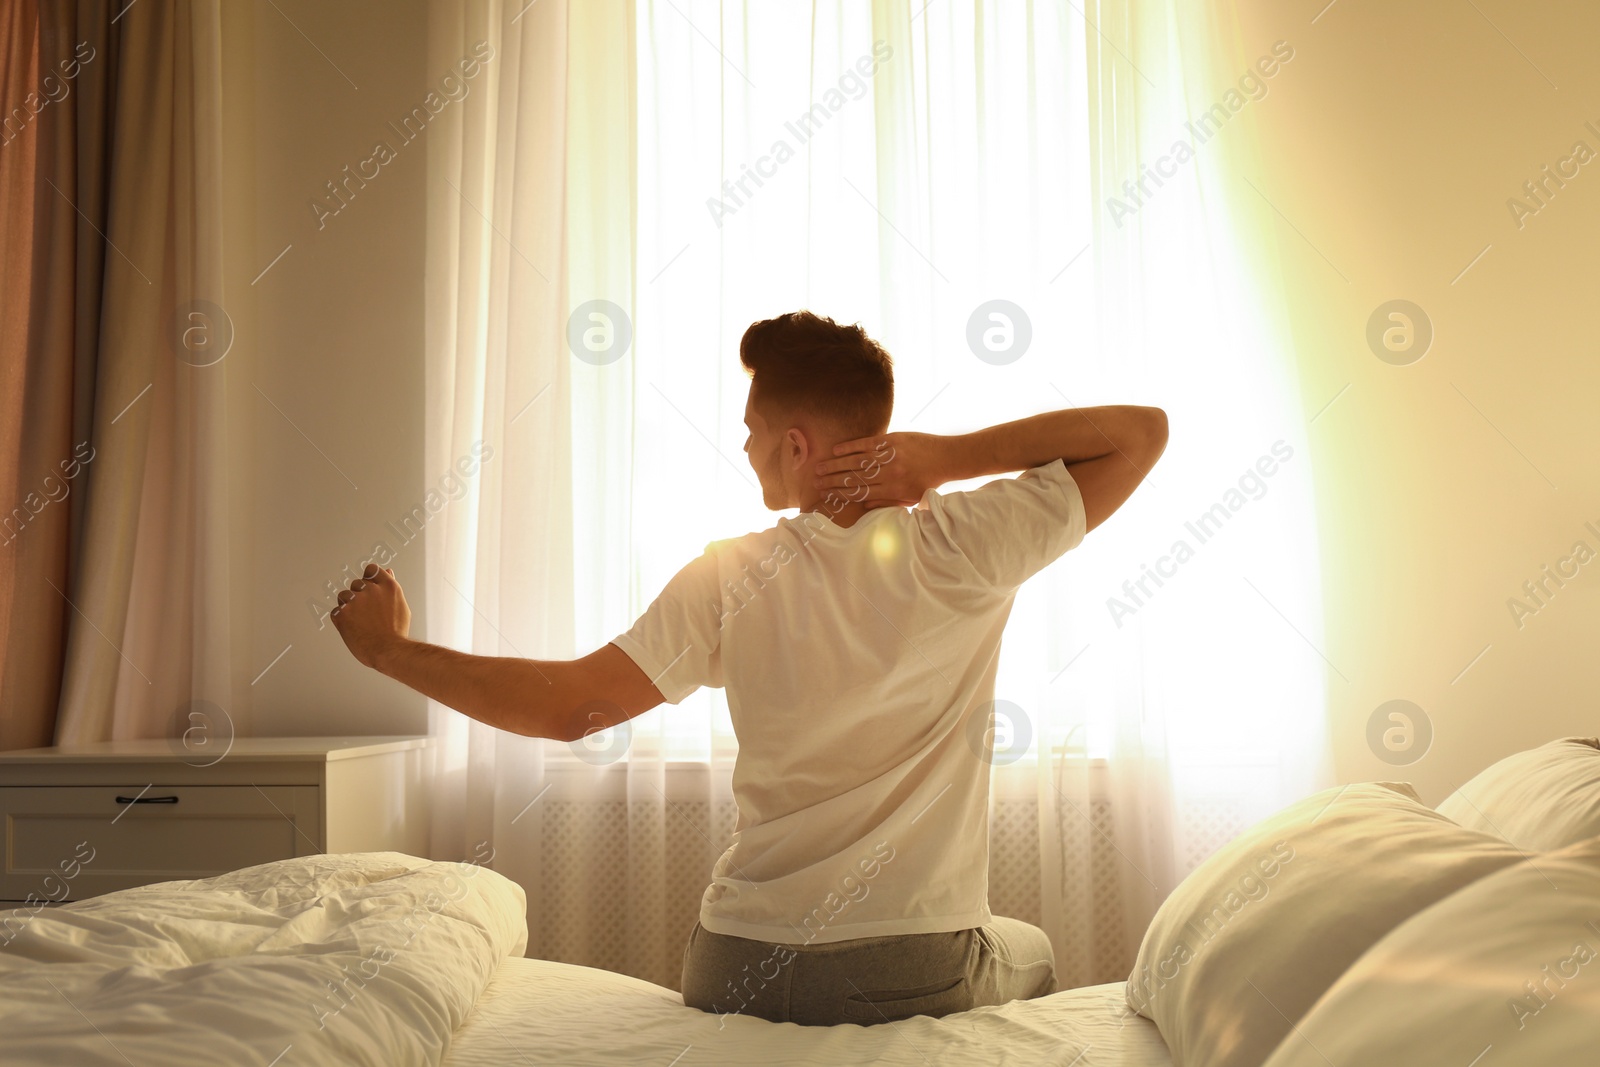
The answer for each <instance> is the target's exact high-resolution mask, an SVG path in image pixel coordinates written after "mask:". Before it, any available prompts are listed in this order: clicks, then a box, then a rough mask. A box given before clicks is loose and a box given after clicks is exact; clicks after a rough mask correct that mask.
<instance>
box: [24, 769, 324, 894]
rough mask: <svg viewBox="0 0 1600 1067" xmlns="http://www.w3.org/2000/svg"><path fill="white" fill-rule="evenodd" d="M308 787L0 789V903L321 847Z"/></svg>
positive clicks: (205, 873)
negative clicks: (0, 851) (0, 858)
mask: <svg viewBox="0 0 1600 1067" xmlns="http://www.w3.org/2000/svg"><path fill="white" fill-rule="evenodd" d="M320 793H321V790H320V788H319V787H317V786H306V785H295V786H281V785H280V786H269V785H263V786H259V787H257V786H253V785H176V786H164V785H161V784H159V783H157V784H149V783H148V782H147V781H146V782H136V783H132V784H129V785H125V786H109V785H106V786H98V785H97V786H3V787H0V826H3V831H4V866H3V868H0V900H8V901H17V900H26V899H28V896H29V894H33V896H34V898H35V899H36V900H53V901H61V900H81V899H83V898H85V897H91V896H95V895H96V894H99V893H108V892H111V891H112V890H116V889H128V888H131V887H133V886H138V885H146V884H148V883H150V882H164V881H169V880H171V879H175V878H209V877H211V876H213V875H217V874H222V873H224V872H226V871H233V870H238V869H239V868H240V867H250V866H253V865H255V864H257V863H267V862H269V861H271V860H280V859H288V858H289V857H292V856H306V855H313V854H316V853H319V852H321V851H323V848H322V826H321V814H320Z"/></svg>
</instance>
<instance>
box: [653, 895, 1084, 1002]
mask: <svg viewBox="0 0 1600 1067" xmlns="http://www.w3.org/2000/svg"><path fill="white" fill-rule="evenodd" d="M1055 991H1056V968H1055V954H1054V953H1053V952H1052V951H1051V949H1050V939H1049V938H1048V937H1046V936H1045V933H1044V931H1043V930H1041V929H1039V928H1038V927H1037V926H1031V925H1029V924H1028V923H1025V922H1022V921H1020V920H1018V919H1006V918H1001V917H999V916H996V917H995V919H994V920H993V921H992V922H990V923H989V924H987V925H986V926H980V927H978V928H976V929H972V930H956V931H952V932H950V933H937V934H897V935H891V936H888V937H864V938H858V939H855V940H852V941H835V942H832V943H829V944H821V945H816V944H803V945H783V944H774V943H770V942H766V941H753V940H750V939H749V938H743V937H731V936H729V935H727V934H714V933H712V932H711V931H709V930H707V929H706V928H705V927H703V926H701V925H700V924H699V923H698V922H696V923H695V924H694V929H693V930H691V931H690V933H689V944H688V946H687V947H686V948H685V949H684V953H683V1002H684V1003H685V1004H687V1005H689V1007H691V1008H699V1009H700V1010H701V1011H707V1012H714V1013H716V1014H718V1015H751V1016H755V1017H757V1018H761V1019H769V1020H771V1021H772V1022H791V1023H799V1024H801V1025H804V1026H832V1025H834V1024H836V1023H859V1024H861V1025H863V1026H870V1025H872V1024H874V1023H885V1022H894V1021H896V1020H899V1019H908V1018H910V1017H911V1016H913V1015H932V1016H941V1015H949V1014H951V1013H952V1012H958V1011H966V1010H968V1009H969V1008H978V1007H982V1006H984V1005H986V1004H1004V1003H1006V1002H1007V1001H1012V1000H1030V999H1032V998H1034V997H1041V996H1045V995H1046V994H1049V993H1054V992H1055Z"/></svg>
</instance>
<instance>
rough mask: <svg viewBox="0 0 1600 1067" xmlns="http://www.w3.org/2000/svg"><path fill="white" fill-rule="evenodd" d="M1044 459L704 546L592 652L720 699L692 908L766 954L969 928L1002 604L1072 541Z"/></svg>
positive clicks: (982, 839)
mask: <svg viewBox="0 0 1600 1067" xmlns="http://www.w3.org/2000/svg"><path fill="white" fill-rule="evenodd" d="M1084 532H1085V516H1084V510H1083V498H1082V496H1081V495H1080V494H1079V492H1078V485H1077V483H1076V482H1074V481H1073V480H1072V475H1071V474H1069V473H1068V472H1067V468H1066V464H1065V463H1063V462H1062V461H1061V460H1056V461H1054V462H1052V463H1048V464H1045V465H1044V466H1042V467H1037V468H1034V469H1033V470H1030V471H1024V472H1023V473H1022V474H1021V475H1019V476H1017V477H1015V478H999V479H996V480H994V481H991V482H989V483H987V484H986V485H983V486H982V487H980V488H978V489H975V490H973V491H971V492H962V493H946V494H940V493H938V492H935V491H933V490H929V491H928V492H927V493H926V494H924V496H923V498H922V500H921V502H920V503H919V504H918V505H917V507H916V508H914V509H910V508H894V507H890V508H878V509H874V510H872V511H868V512H867V513H866V514H865V515H863V516H862V517H861V518H860V519H858V520H857V521H856V523H855V525H854V526H850V527H841V526H837V525H835V524H834V523H833V522H832V521H831V520H829V519H828V518H826V517H825V516H823V515H822V514H821V513H818V512H807V513H805V514H801V515H798V516H796V517H795V518H792V519H790V518H784V519H780V520H778V524H777V525H776V526H774V527H772V528H771V529H768V530H762V531H760V532H758V533H750V534H745V535H744V536H743V537H736V538H732V539H729V540H726V541H716V542H713V543H712V544H710V545H708V546H707V547H706V551H705V553H704V554H703V555H701V556H700V557H699V558H698V559H695V560H693V561H692V562H690V563H689V564H688V565H687V566H685V567H684V568H683V569H682V570H681V571H679V572H678V573H677V574H676V575H675V576H674V577H673V578H672V580H671V581H669V582H668V583H667V586H666V588H665V589H663V590H662V592H661V595H660V596H659V597H657V598H656V600H655V602H654V603H652V604H651V605H650V607H649V609H648V610H647V611H646V612H645V613H644V615H643V616H641V617H640V618H639V620H638V622H636V623H635V624H634V625H633V627H632V628H631V629H630V630H628V632H626V633H624V634H621V635H620V636H618V637H617V638H616V640H615V641H614V642H613V643H614V644H616V645H617V647H619V648H621V649H622V650H623V651H624V652H625V653H627V654H628V656H629V657H630V658H632V659H633V661H634V662H635V663H637V664H638V665H639V667H640V669H642V670H643V671H644V672H645V673H646V674H647V675H649V677H650V678H651V680H652V681H654V682H655V684H656V687H657V688H658V689H660V690H661V694H662V696H663V697H665V698H666V700H667V701H668V702H669V703H672V704H677V703H679V702H680V701H682V700H683V699H684V698H685V697H687V696H688V695H689V694H690V693H692V692H694V691H695V690H696V689H698V688H699V687H700V686H703V685H710V686H723V687H725V688H726V690H727V699H728V710H729V712H730V714H731V716H732V720H733V728H734V732H735V733H736V734H737V736H738V739H739V755H738V759H737V761H736V763H735V764H734V770H733V791H734V797H735V799H736V800H737V802H738V809H739V813H738V821H737V822H736V824H735V828H734V834H733V844H732V845H730V846H729V848H728V850H727V851H726V852H725V853H724V854H723V855H722V857H721V858H720V859H719V860H718V861H717V863H716V866H715V868H714V870H713V872H712V879H711V885H710V886H709V887H708V888H707V889H706V892H705V896H704V897H703V898H702V900H701V904H700V922H701V925H703V926H704V927H705V928H706V929H707V930H710V931H712V932H713V933H721V934H731V935H734V936H737V937H746V938H753V939H755V940H758V941H770V942H779V943H783V944H791V945H793V944H806V943H818V944H821V943H826V942H832V941H844V940H849V939H852V938H861V937H877V936H881V935H885V934H915V933H933V932H938V931H947V930H965V929H968V928H970V927H975V926H982V925H983V924H984V923H987V922H988V921H989V920H990V917H991V916H990V913H989V903H988V857H989V833H988V800H989V766H990V763H989V760H990V755H989V753H991V752H992V746H993V732H992V729H991V728H990V726H989V719H990V716H991V715H992V711H993V706H992V702H993V701H994V681H995V670H996V667H997V665H998V663H999V650H1000V632H1001V630H1002V629H1003V628H1004V626H1005V622H1006V617H1007V616H1008V615H1009V614H1010V612H1011V603H1012V600H1013V598H1014V597H1015V595H1016V590H1017V587H1018V586H1019V585H1021V584H1022V582H1023V581H1025V580H1026V579H1027V578H1028V577H1029V576H1031V575H1033V574H1034V573H1035V572H1036V571H1038V570H1040V569H1041V568H1042V567H1044V566H1045V565H1046V564H1048V563H1050V562H1051V561H1053V560H1055V559H1056V558H1057V557H1059V556H1060V555H1061V554H1062V553H1064V552H1066V551H1067V550H1068V549H1070V548H1073V547H1075V546H1077V545H1078V543H1079V542H1081V541H1082V540H1083V536H1084Z"/></svg>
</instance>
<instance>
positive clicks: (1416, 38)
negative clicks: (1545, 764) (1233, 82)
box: [1239, 0, 1600, 801]
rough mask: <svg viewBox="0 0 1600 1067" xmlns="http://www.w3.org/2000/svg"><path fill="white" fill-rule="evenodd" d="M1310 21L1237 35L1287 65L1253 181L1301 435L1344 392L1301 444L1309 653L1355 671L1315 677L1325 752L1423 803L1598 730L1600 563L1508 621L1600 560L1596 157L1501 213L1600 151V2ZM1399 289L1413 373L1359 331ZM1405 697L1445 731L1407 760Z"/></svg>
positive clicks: (1259, 111) (1257, 108) (1268, 104)
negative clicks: (1566, 166) (1406, 307)
mask: <svg viewBox="0 0 1600 1067" xmlns="http://www.w3.org/2000/svg"><path fill="white" fill-rule="evenodd" d="M1321 6H1322V4H1321V3H1320V2H1316V3H1311V4H1296V5H1293V6H1292V7H1286V6H1284V5H1277V4H1263V5H1249V8H1248V10H1247V11H1246V12H1245V13H1243V14H1241V15H1240V16H1239V17H1240V19H1241V20H1242V33H1241V48H1242V49H1243V51H1244V52H1246V53H1247V54H1250V55H1254V54H1257V53H1258V52H1260V51H1262V50H1263V48H1264V47H1266V46H1267V45H1270V43H1271V42H1272V41H1274V40H1278V39H1284V40H1288V41H1290V42H1291V43H1292V44H1293V46H1294V48H1295V52H1296V55H1295V59H1294V61H1293V63H1292V64H1290V65H1288V66H1287V67H1286V68H1285V69H1284V70H1283V72H1282V73H1281V74H1280V76H1279V77H1277V78H1276V79H1274V81H1273V83H1272V86H1271V92H1270V95H1269V96H1268V97H1267V98H1266V99H1265V100H1264V101H1263V102H1262V103H1261V104H1259V105H1252V111H1253V113H1254V116H1255V121H1256V123H1257V126H1256V131H1257V133H1258V135H1259V137H1260V139H1261V150H1262V153H1263V158H1264V168H1265V170H1264V173H1263V174H1261V175H1260V176H1259V177H1258V176H1254V175H1252V176H1251V178H1252V180H1254V181H1255V182H1256V184H1257V185H1258V186H1259V187H1260V188H1261V190H1262V192H1263V193H1265V194H1266V195H1267V196H1268V197H1269V198H1271V200H1272V202H1273V204H1274V205H1275V206H1276V208H1277V209H1278V210H1279V211H1281V212H1282V213H1283V215H1284V216H1286V217H1287V219H1288V220H1289V222H1290V223H1292V225H1293V227H1294V228H1291V227H1290V225H1289V224H1288V223H1285V224H1282V225H1280V227H1279V228H1278V231H1277V235H1278V239H1279V241H1280V255H1281V262H1282V263H1283V264H1284V265H1285V270H1286V277H1287V281H1288V284H1289V288H1290V291H1291V293H1292V300H1293V306H1292V316H1291V318H1292V321H1293V322H1294V325H1295V333H1296V336H1295V343H1296V347H1297V351H1296V353H1295V355H1296V356H1297V358H1298V362H1299V367H1300V374H1301V380H1302V389H1303V402H1304V405H1305V410H1306V415H1307V417H1308V418H1310V417H1312V416H1313V415H1315V414H1316V412H1317V411H1318V409H1320V408H1321V407H1322V405H1323V404H1324V403H1326V402H1327V401H1328V400H1329V398H1332V397H1334V396H1335V395H1336V394H1338V393H1339V391H1340V390H1341V389H1342V388H1343V387H1344V386H1345V385H1346V383H1349V389H1348V390H1347V391H1345V392H1344V394H1343V395H1342V396H1341V397H1340V398H1339V399H1338V400H1337V401H1336V402H1335V403H1334V404H1333V405H1332V406H1331V407H1329V408H1328V409H1327V410H1326V411H1325V412H1324V413H1323V414H1321V415H1320V416H1319V417H1317V418H1316V421H1315V422H1314V423H1313V424H1312V426H1311V428H1310V441H1311V444H1312V449H1313V462H1314V463H1315V465H1316V466H1315V477H1316V482H1317V506H1318V509H1319V533H1320V538H1321V550H1322V555H1323V580H1324V585H1325V588H1324V599H1325V605H1326V620H1325V625H1326V637H1325V642H1326V644H1325V647H1324V649H1323V651H1324V652H1325V653H1326V655H1327V657H1328V659H1329V660H1330V661H1331V662H1332V663H1333V664H1334V665H1335V666H1336V667H1337V668H1338V669H1339V671H1340V672H1342V673H1343V674H1344V675H1345V676H1347V677H1348V679H1349V681H1348V683H1346V682H1344V681H1341V680H1340V678H1339V677H1338V676H1337V675H1335V674H1333V673H1331V672H1330V674H1329V679H1330V681H1329V683H1328V685H1329V710H1330V717H1331V723H1330V729H1331V740H1332V744H1333V747H1334V752H1335V759H1336V767H1337V771H1338V774H1339V777H1340V779H1341V780H1346V781H1347V780H1361V779H1376V778H1391V779H1392V778H1399V779H1404V780H1410V781H1414V782H1415V783H1416V784H1417V786H1418V788H1419V789H1420V790H1421V791H1422V793H1423V797H1424V799H1426V800H1430V801H1436V800H1438V799H1442V797H1443V796H1444V795H1445V794H1446V793H1447V792H1448V791H1449V790H1450V789H1451V788H1453V787H1454V786H1455V785H1458V784H1459V783H1460V782H1461V781H1462V780H1463V779H1465V778H1467V777H1469V776H1470V775H1472V774H1473V773H1475V772H1476V771H1477V770H1479V769H1480V768H1481V767H1483V766H1484V765H1485V764H1487V763H1489V762H1491V761H1493V760H1494V759H1496V758H1498V757H1500V756H1501V755H1504V754H1506V753H1508V752H1511V751H1514V750H1516V749H1519V748H1525V747H1528V746H1532V745H1535V744H1539V743H1541V742H1543V741H1546V740H1548V739H1550V738H1553V737H1556V736H1561V735H1566V734H1575V733H1584V734H1589V735H1593V734H1595V733H1597V732H1600V701H1597V699H1596V694H1597V692H1600V685H1597V682H1600V647H1597V642H1596V638H1597V637H1600V562H1596V563H1594V564H1591V565H1589V566H1587V567H1583V568H1581V569H1579V571H1578V577H1576V578H1575V579H1573V580H1571V581H1569V582H1568V583H1567V584H1566V586H1565V587H1564V588H1561V589H1559V590H1558V591H1557V592H1556V593H1555V595H1554V596H1553V597H1551V598H1548V600H1547V605H1546V606H1545V607H1543V608H1541V609H1540V610H1539V611H1538V612H1537V614H1536V615H1533V616H1531V617H1526V618H1524V619H1523V620H1522V625H1521V627H1520V628H1519V627H1518V625H1517V623H1516V622H1515V621H1514V620H1513V617H1512V614H1511V611H1510V609H1509V608H1508V606H1507V601H1508V600H1509V599H1510V598H1512V597H1514V596H1517V595H1519V594H1520V593H1521V587H1522V584H1523V582H1524V581H1528V580H1530V579H1536V578H1539V577H1540V572H1541V569H1542V568H1543V567H1544V566H1545V565H1546V564H1550V565H1552V566H1554V565H1555V564H1556V562H1557V561H1558V559H1560V558H1561V557H1564V556H1567V555H1568V554H1569V553H1570V552H1571V550H1572V548H1573V545H1574V542H1576V541H1579V540H1582V541H1584V542H1586V543H1587V544H1588V546H1589V547H1590V548H1591V549H1594V550H1596V551H1600V533H1596V531H1595V530H1588V529H1585V523H1586V522H1593V523H1594V524H1595V527H1596V530H1600V469H1597V467H1596V464H1595V457H1596V454H1597V444H1600V419H1597V417H1596V413H1597V401H1600V358H1597V350H1600V341H1597V339H1596V337H1595V333H1594V329H1593V315H1594V308H1595V306H1596V301H1595V298H1594V292H1593V290H1594V284H1595V266H1594V265H1595V251H1594V241H1595V238H1596V236H1597V234H1600V156H1597V158H1596V160H1595V161H1594V162H1591V163H1589V164H1588V165H1587V166H1584V167H1581V168H1579V171H1578V174H1577V176H1576V177H1574V178H1572V179H1571V180H1569V181H1568V182H1567V185H1566V187H1565V188H1564V189H1561V190H1559V191H1558V192H1557V193H1556V194H1555V195H1554V196H1553V197H1551V198H1550V199H1549V201H1548V206H1546V207H1544V208H1542V209H1541V210H1539V211H1538V213H1537V214H1536V215H1534V216H1533V217H1531V218H1526V219H1524V220H1523V225H1522V227H1521V228H1520V229H1519V228H1518V226H1517V224H1516V223H1515V222H1514V221H1513V218H1512V215H1511V212H1510V211H1509V210H1508V208H1507V200H1508V198H1511V197H1513V196H1517V195H1519V194H1520V193H1521V186H1522V183H1523V182H1525V181H1528V180H1530V179H1532V178H1534V177H1536V176H1537V172H1538V171H1539V168H1540V167H1541V166H1543V165H1544V164H1547V163H1548V164H1550V165H1551V166H1552V167H1554V166H1555V165H1556V163H1557V162H1558V160H1561V159H1563V158H1565V157H1567V156H1569V155H1570V154H1571V151H1572V146H1573V143H1574V142H1575V141H1578V140H1582V141H1584V142H1586V144H1587V146H1588V147H1589V148H1590V149H1593V150H1594V151H1595V152H1596V153H1600V133H1596V132H1595V130H1590V129H1587V128H1586V127H1585V125H1584V123H1585V121H1586V120H1593V121H1594V123H1595V126H1596V127H1597V128H1600V66H1597V65H1596V64H1595V63H1594V61H1593V57H1592V55H1591V54H1590V47H1591V45H1592V43H1593V41H1594V40H1595V39H1596V37H1597V35H1600V9H1597V8H1595V7H1594V6H1593V5H1584V4H1580V3H1576V2H1569V3H1563V4H1556V5H1537V6H1536V7H1528V6H1519V5H1515V4H1512V3H1509V2H1507V0H1479V3H1478V5H1477V7H1478V8H1479V9H1481V11H1482V14H1480V13H1479V11H1478V10H1475V9H1474V7H1473V5H1469V4H1446V3H1442V2H1432V3H1405V4H1399V5H1386V4H1380V3H1376V2H1363V0H1340V2H1338V3H1336V4H1334V5H1333V6H1332V7H1330V8H1328V9H1327V10H1326V11H1325V12H1324V13H1323V14H1322V15H1321V16H1320V17H1319V18H1318V19H1317V21H1316V23H1315V24H1312V23H1311V18H1312V17H1313V16H1315V15H1316V14H1317V11H1318V9H1319V8H1321ZM1484 16H1487V18H1488V19H1492V20H1493V22H1494V25H1491V24H1490V23H1489V22H1488V21H1487V20H1486V19H1485V17H1484ZM1495 26H1498V27H1499V31H1504V34H1505V35H1506V36H1502V35H1501V33H1500V32H1499V31H1497V30H1496V28H1495ZM1507 37H1509V38H1510V40H1509V41H1508V40H1507ZM1512 42H1514V44H1513V43H1512ZM1519 49H1520V52H1521V53H1522V54H1519V51H1518V50H1519ZM1535 66H1536V67H1537V69H1535ZM1541 71H1542V72H1543V73H1541ZM1547 77H1548V79H1549V81H1547V80H1546V78H1547ZM1551 82H1554V85H1555V86H1557V87H1559V88H1556V87H1552V85H1551ZM1246 195H1253V194H1246ZM1530 203H1531V202H1530ZM1296 229H1298V230H1299V231H1300V233H1298V234H1297V233H1296V232H1295V230H1296ZM1302 234H1303V237H1302V236H1301V235H1302ZM1313 245H1314V246H1315V247H1314V248H1313V247H1312V246H1313ZM1485 246H1489V250H1488V251H1487V252H1486V253H1485V254H1484V255H1483V257H1482V258H1481V259H1479V260H1478V261H1477V263H1476V264H1475V265H1474V266H1472V268H1471V269H1470V270H1468V271H1467V272H1466V273H1465V274H1464V275H1462V274H1461V272H1462V271H1463V270H1464V269H1465V268H1466V267H1467V265H1468V264H1469V263H1471V262H1472V260H1473V258H1474V257H1476V256H1477V255H1478V254H1479V253H1480V251H1482V250H1483V249H1484V248H1485ZM1324 256H1325V257H1326V260H1325V259H1324V258H1323V257H1324ZM1329 261H1331V263H1332V266H1331V267H1330V265H1329ZM1335 268H1336V269H1335ZM1341 272H1342V274H1343V275H1345V277H1346V278H1348V281H1346V280H1344V279H1341V277H1340V273H1341ZM1458 276H1459V277H1458ZM1394 298H1405V299H1409V300H1411V301H1414V302H1415V303H1416V304H1418V305H1420V306H1421V307H1422V308H1423V309H1424V311H1425V312H1426V313H1427V315H1428V316H1429V318H1430V319H1431V321H1432V323H1433V327H1434V331H1435V336H1434V340H1433V344H1432V347H1431V349H1430V350H1429V351H1428V352H1427V354H1426V355H1425V356H1424V357H1423V358H1422V359H1421V360H1420V361H1418V362H1416V363H1413V364H1411V365H1409V366H1391V365H1389V364H1387V363H1384V362H1382V361H1380V360H1379V359H1378V358H1376V357H1375V356H1374V354H1373V352H1372V351H1371V350H1369V348H1368V346H1367V344H1366V341H1365V339H1364V334H1365V327H1366V322H1367V319H1368V317H1369V316H1370V315H1371V313H1372V312H1373V310H1374V309H1375V308H1376V307H1377V306H1378V305H1379V304H1381V303H1383V302H1384V301H1387V300H1390V299H1394ZM1475 408H1476V409H1475ZM1547 479H1548V480H1547ZM1552 483H1553V484H1552ZM1551 588H1554V586H1553V584H1552V586H1551ZM1528 603H1529V604H1530V606H1531V605H1532V601H1528ZM1485 646H1488V651H1487V652H1485V653H1484V654H1483V656H1482V658H1481V659H1479V660H1477V662H1476V664H1475V665H1473V666H1472V667H1471V669H1470V670H1467V671H1466V673H1465V674H1462V671H1463V670H1464V669H1465V668H1466V667H1467V665H1468V664H1469V663H1470V662H1471V661H1472V660H1473V659H1474V657H1476V656H1478V655H1479V653H1480V651H1481V650H1483V649H1484V648H1485ZM1396 698H1402V699H1408V700H1411V701H1413V702H1415V703H1416V704H1417V705H1419V706H1420V707H1421V708H1422V709H1423V710H1424V712H1425V713H1426V714H1427V716H1428V717H1429V719H1430V720H1431V722H1432V724H1433V727H1434V740H1433V745H1432V748H1431V750H1430V751H1429V752H1428V753H1427V754H1426V755H1425V756H1424V757H1423V758H1422V759H1420V760H1417V761H1416V762H1414V763H1412V764H1410V765H1409V766H1405V767H1401V768H1396V767H1392V766H1390V765H1388V764H1386V763H1384V762H1382V761H1380V760H1379V759H1377V758H1375V757H1374V755H1373V754H1372V752H1371V751H1370V750H1369V747H1368V743H1367V739H1366V726H1367V721H1368V718H1369V716H1371V714H1372V713H1373V711H1374V709H1375V708H1377V707H1378V705H1380V704H1382V703H1383V702H1385V701H1388V700H1391V699H1396Z"/></svg>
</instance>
